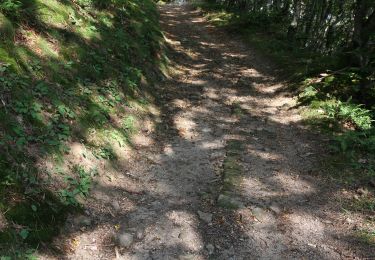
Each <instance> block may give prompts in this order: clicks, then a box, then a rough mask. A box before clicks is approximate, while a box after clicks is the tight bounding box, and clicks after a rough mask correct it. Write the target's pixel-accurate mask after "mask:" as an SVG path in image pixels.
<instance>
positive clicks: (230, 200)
mask: <svg viewBox="0 0 375 260" xmlns="http://www.w3.org/2000/svg"><path fill="white" fill-rule="evenodd" d="M160 12H161V23H162V27H163V30H164V33H165V36H166V38H167V43H168V45H169V49H170V50H169V51H170V59H171V63H172V66H173V67H174V71H173V73H172V75H171V77H170V78H169V79H166V80H165V81H164V82H163V83H162V85H161V86H160V90H159V91H160V96H161V101H160V103H161V104H162V111H161V118H162V120H163V122H167V123H168V124H161V129H159V134H157V135H147V134H144V136H143V137H142V136H141V137H139V138H138V142H139V143H138V145H137V146H136V147H137V151H138V158H135V159H134V160H133V162H132V165H131V166H129V167H128V169H127V171H126V174H124V175H123V178H121V179H119V180H118V181H116V182H114V183H113V182H112V183H111V184H110V185H112V186H111V188H109V187H110V185H108V186H107V187H105V188H103V189H102V190H101V191H100V190H99V189H98V188H97V189H96V191H94V193H95V194H94V197H95V201H93V203H92V207H93V208H95V207H96V206H97V205H99V204H100V203H102V204H103V205H107V206H106V207H107V208H108V207H109V208H110V207H113V209H112V210H109V211H105V210H104V211H103V212H107V213H103V212H102V213H100V212H99V211H97V213H95V214H96V215H95V218H97V219H96V220H94V221H95V222H96V223H98V225H97V228H96V229H89V230H86V232H84V233H82V234H80V235H77V236H76V238H75V239H76V240H77V241H79V243H78V242H77V245H76V250H75V251H74V252H72V253H71V254H68V255H67V257H68V258H72V259H111V258H118V259H348V258H350V259H353V258H355V257H359V258H360V257H361V254H362V253H361V252H360V251H361V249H360V248H359V247H357V246H356V245H352V244H350V243H351V242H350V241H351V240H350V236H349V233H348V229H349V224H348V223H347V222H346V221H345V219H342V217H341V213H340V208H338V206H336V204H335V200H336V198H335V193H336V192H337V190H335V187H333V186H331V185H329V184H327V183H325V182H324V181H322V180H320V179H319V177H317V176H316V175H315V173H316V172H315V171H316V169H317V168H316V167H317V163H318V158H319V157H320V156H321V155H322V154H323V153H324V151H325V147H326V146H327V141H325V140H324V139H322V137H320V136H318V135H317V134H314V133H312V132H310V131H309V130H307V129H306V128H305V127H304V126H303V125H302V123H301V118H300V116H299V115H298V111H297V110H296V109H294V108H293V106H294V102H295V101H294V100H293V99H292V98H291V97H288V95H286V94H285V93H283V92H282V90H283V88H284V87H285V86H284V85H283V83H282V82H280V81H278V80H277V78H275V77H273V76H272V75H273V74H275V73H274V72H275V71H274V68H273V67H272V66H271V65H270V64H269V63H267V62H266V61H265V60H264V59H263V58H261V57H259V56H258V55H256V54H255V53H254V51H253V50H251V49H249V48H248V47H247V46H245V45H244V44H242V43H241V42H240V40H239V39H236V38H233V37H232V36H231V35H228V34H226V33H225V32H223V31H220V30H218V29H216V28H215V27H213V26H211V25H210V24H209V23H207V22H206V21H205V20H204V19H203V18H202V16H201V14H199V12H198V11H195V10H193V9H192V8H191V7H190V6H189V5H165V6H162V7H160ZM145 132H147V131H145ZM336 188H337V187H336ZM99 201H100V202H99ZM106 207H104V208H106ZM108 212H109V213H108ZM91 214H92V213H91ZM113 227H115V228H113ZM112 233H116V234H120V237H121V234H122V237H121V239H122V241H121V244H122V245H125V247H127V248H122V249H121V248H120V247H116V250H114V245H113V244H112V242H111V241H110V239H109V237H111V236H113V234H112Z"/></svg>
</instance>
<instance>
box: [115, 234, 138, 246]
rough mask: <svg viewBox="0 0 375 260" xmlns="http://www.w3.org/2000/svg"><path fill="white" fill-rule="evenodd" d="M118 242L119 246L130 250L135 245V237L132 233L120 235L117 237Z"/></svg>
mask: <svg viewBox="0 0 375 260" xmlns="http://www.w3.org/2000/svg"><path fill="white" fill-rule="evenodd" d="M117 242H118V245H119V246H121V247H125V248H128V247H130V246H131V245H132V244H133V242H134V236H133V234H130V233H122V234H119V235H118V237H117Z"/></svg>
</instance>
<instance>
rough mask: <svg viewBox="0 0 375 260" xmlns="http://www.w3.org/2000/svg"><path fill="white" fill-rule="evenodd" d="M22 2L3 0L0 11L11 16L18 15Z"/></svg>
mask: <svg viewBox="0 0 375 260" xmlns="http://www.w3.org/2000/svg"><path fill="white" fill-rule="evenodd" d="M21 7H22V3H21V2H20V1H18V0H3V1H2V2H1V3H0V11H1V12H3V13H5V14H7V15H9V16H18V15H19V11H20V10H21Z"/></svg>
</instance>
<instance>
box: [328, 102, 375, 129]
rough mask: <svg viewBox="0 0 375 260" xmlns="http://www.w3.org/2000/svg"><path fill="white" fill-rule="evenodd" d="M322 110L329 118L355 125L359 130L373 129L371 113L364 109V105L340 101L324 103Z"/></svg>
mask: <svg viewBox="0 0 375 260" xmlns="http://www.w3.org/2000/svg"><path fill="white" fill-rule="evenodd" d="M322 109H323V110H324V111H325V113H326V114H327V116H328V117H329V118H333V119H337V120H339V121H342V122H346V123H350V124H353V125H354V126H355V128H357V129H359V130H369V129H371V126H372V125H371V124H372V121H373V120H372V119H371V113H370V112H371V111H370V110H367V109H364V108H363V105H356V104H353V103H350V101H347V102H342V101H339V100H338V101H332V102H325V103H323V105H322Z"/></svg>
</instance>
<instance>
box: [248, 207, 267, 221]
mask: <svg viewBox="0 0 375 260" xmlns="http://www.w3.org/2000/svg"><path fill="white" fill-rule="evenodd" d="M252 213H253V215H254V217H255V218H256V219H257V220H258V221H260V222H263V221H265V220H267V212H266V211H265V210H263V209H262V208H259V207H256V208H254V209H253V210H252Z"/></svg>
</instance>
